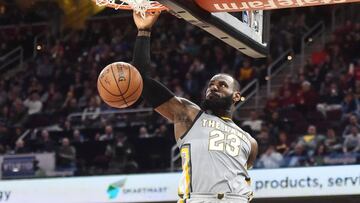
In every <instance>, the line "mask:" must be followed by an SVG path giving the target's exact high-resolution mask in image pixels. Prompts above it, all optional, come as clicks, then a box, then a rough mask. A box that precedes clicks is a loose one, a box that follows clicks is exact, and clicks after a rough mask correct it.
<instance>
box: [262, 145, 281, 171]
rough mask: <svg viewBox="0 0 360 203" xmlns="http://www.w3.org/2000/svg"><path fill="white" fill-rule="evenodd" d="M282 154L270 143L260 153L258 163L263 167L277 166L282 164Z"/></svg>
mask: <svg viewBox="0 0 360 203" xmlns="http://www.w3.org/2000/svg"><path fill="white" fill-rule="evenodd" d="M282 161H283V156H282V155H281V154H280V153H279V152H277V151H276V150H275V147H274V146H273V145H270V146H269V147H268V148H267V150H266V151H265V153H264V154H262V155H261V157H260V160H259V164H260V166H262V167H263V168H279V167H280V166H281V164H282Z"/></svg>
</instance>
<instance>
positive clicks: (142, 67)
mask: <svg viewBox="0 0 360 203" xmlns="http://www.w3.org/2000/svg"><path fill="white" fill-rule="evenodd" d="M150 63H151V61H150V37H147V36H138V37H137V38H136V42H135V48H134V56H133V61H132V64H133V65H134V66H135V67H136V68H137V69H138V70H139V72H140V74H141V76H142V78H143V92H142V97H143V99H144V100H145V101H147V102H148V103H150V105H151V106H152V107H154V108H157V107H158V106H160V105H161V104H163V103H165V102H167V101H169V100H170V99H171V98H173V97H174V96H175V95H174V93H172V92H171V91H170V90H169V89H168V88H166V87H165V86H164V85H163V84H161V83H160V82H158V81H156V80H154V79H152V78H151V77H150V71H149V67H150Z"/></svg>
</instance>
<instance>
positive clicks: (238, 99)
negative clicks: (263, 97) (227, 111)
mask: <svg viewBox="0 0 360 203" xmlns="http://www.w3.org/2000/svg"><path fill="white" fill-rule="evenodd" d="M240 99H241V95H240V92H238V91H235V92H234V93H233V101H234V103H238V102H239V101H240Z"/></svg>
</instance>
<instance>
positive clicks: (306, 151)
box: [0, 0, 360, 202]
mask: <svg viewBox="0 0 360 203" xmlns="http://www.w3.org/2000/svg"><path fill="white" fill-rule="evenodd" d="M359 6H360V5H359V4H356V3H355V4H342V5H331V6H319V7H307V8H296V9H282V10H273V11H271V30H270V42H269V45H270V47H269V55H268V57H267V58H264V59H252V58H249V57H247V56H245V55H243V54H241V53H240V52H238V51H236V50H235V49H233V48H232V47H230V46H228V45H226V44H224V43H222V42H221V41H219V40H218V39H216V38H214V37H213V36H211V35H209V34H208V33H206V32H204V31H202V30H200V29H198V28H197V27H194V26H193V25H191V24H188V23H187V22H186V21H184V20H181V19H177V18H175V17H173V16H172V15H170V14H168V13H164V14H162V16H161V17H160V19H159V21H158V22H157V24H156V26H154V28H153V34H152V36H153V37H152V47H151V49H152V65H151V74H152V75H153V77H154V78H156V79H158V80H160V81H161V82H163V83H164V84H165V85H166V86H167V87H169V88H170V89H171V90H173V91H174V92H175V94H176V95H177V96H181V97H185V98H188V99H190V100H192V101H194V102H195V103H197V104H200V103H201V99H202V98H203V94H204V88H205V84H206V83H207V81H208V80H209V78H210V77H211V76H212V75H213V74H215V73H218V72H225V73H229V74H231V75H233V76H234V77H235V78H236V79H237V80H238V81H239V82H240V84H241V86H242V89H243V91H242V102H241V103H240V104H239V106H238V108H237V111H236V115H235V120H234V121H235V122H236V123H237V124H238V125H239V126H241V127H242V128H243V129H244V130H246V131H248V132H249V133H250V134H251V135H252V136H253V137H254V138H255V139H256V140H257V141H258V143H259V155H258V158H257V162H256V164H255V167H254V168H255V169H254V171H256V170H262V169H276V168H285V169H294V168H296V167H308V168H310V167H313V166H334V165H356V164H359V162H360V156H359V155H360V154H359V153H360V121H359V118H360V15H359V12H358V11H359V10H360V7H359ZM136 33H137V30H136V27H135V26H134V24H133V22H132V13H131V12H126V11H115V10H113V9H103V8H100V7H97V6H96V5H95V4H93V3H92V2H91V1H85V0H26V1H25V0H0V74H1V79H0V163H1V166H2V167H1V169H2V170H1V178H2V179H23V178H27V179H28V178H31V179H33V178H48V177H73V176H93V175H119V174H138V173H168V172H179V171H181V160H180V159H179V156H178V150H177V147H176V145H175V139H174V136H173V127H172V125H171V124H170V123H168V122H167V121H166V120H165V119H163V118H162V117H161V116H160V115H158V114H156V113H154V112H153V110H152V109H151V108H150V106H149V105H148V104H146V103H144V102H143V101H141V100H140V101H138V102H137V103H136V105H134V106H132V108H128V109H123V110H119V109H113V108H110V107H109V106H107V105H106V104H104V103H103V102H102V101H101V99H100V98H99V96H98V93H97V89H96V81H97V76H98V74H99V73H100V71H101V70H102V68H104V67H105V66H106V65H107V64H109V63H112V62H114V61H126V62H129V61H131V59H132V50H133V45H134V41H135V37H136ZM310 169H311V168H310ZM269 172H270V173H271V170H270V171H269ZM345 173H346V172H344V174H345ZM356 175H357V176H358V175H359V171H358V172H357V173H356ZM359 179H360V177H359ZM354 180H355V179H354ZM356 181H358V180H357V179H356ZM359 182H360V181H359ZM359 186H360V183H359V184H358V186H357V187H359ZM357 194H359V193H357ZM329 195H330V194H329ZM337 198H339V197H333V198H330V199H326V200H324V201H326V202H343V201H344V198H345V199H346V198H348V199H346V201H350V202H351V201H353V202H358V201H359V200H357V199H353V198H352V197H349V196H347V197H344V196H342V197H340V199H337ZM258 201H259V202H261V201H260V200H258ZM269 201H270V202H271V201H274V202H275V201H276V202H295V201H299V202H305V201H306V202H312V200H311V199H300V200H291V201H289V200H284V199H273V200H269ZM269 201H267V202H269ZM313 201H317V202H318V201H320V200H318V199H316V200H313Z"/></svg>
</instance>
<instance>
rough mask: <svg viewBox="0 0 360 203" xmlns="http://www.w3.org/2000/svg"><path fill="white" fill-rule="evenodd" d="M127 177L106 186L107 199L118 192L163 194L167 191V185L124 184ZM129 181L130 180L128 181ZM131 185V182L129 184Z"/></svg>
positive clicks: (117, 194)
mask: <svg viewBox="0 0 360 203" xmlns="http://www.w3.org/2000/svg"><path fill="white" fill-rule="evenodd" d="M126 181H127V178H122V179H120V180H119V181H116V182H114V183H111V184H110V185H109V187H108V188H107V194H108V197H109V199H115V198H117V197H118V196H119V195H120V194H122V195H124V196H125V195H141V194H149V193H150V194H165V193H166V192H167V191H168V187H167V186H141V185H139V186H137V187H131V186H129V184H128V186H127V187H126V186H125V183H126ZM130 182H131V181H130ZM130 185H131V184H130Z"/></svg>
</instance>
